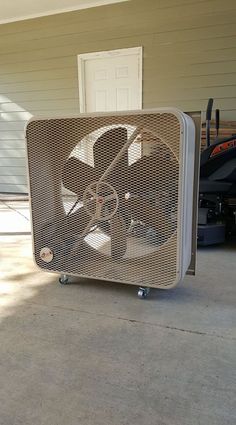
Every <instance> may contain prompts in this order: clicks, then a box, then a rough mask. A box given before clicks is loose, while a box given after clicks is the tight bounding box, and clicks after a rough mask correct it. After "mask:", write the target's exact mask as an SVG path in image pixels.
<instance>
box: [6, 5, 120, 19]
mask: <svg viewBox="0 0 236 425" xmlns="http://www.w3.org/2000/svg"><path fill="white" fill-rule="evenodd" d="M122 1H127V0H40V1H37V0H0V11H1V12H0V24H5V23H7V22H15V21H21V20H25V19H30V18H36V17H39V16H47V15H54V14H57V13H63V12H70V11H72V10H79V9H87V8H89V7H96V6H102V5H106V4H111V3H119V2H122Z"/></svg>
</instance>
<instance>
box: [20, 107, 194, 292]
mask: <svg viewBox="0 0 236 425" xmlns="http://www.w3.org/2000/svg"><path fill="white" fill-rule="evenodd" d="M26 144H27V157H28V174H29V189H30V204H31V217H32V220H31V221H32V234H33V251H34V259H35V262H36V264H37V265H38V266H39V267H40V268H41V269H43V270H45V271H50V272H57V273H63V274H68V275H75V276H80V277H86V278H91V279H99V280H106V281H116V282H121V283H126V284H133V285H138V286H147V287H155V288H163V289H168V288H171V287H173V286H175V285H176V284H177V283H178V282H180V281H181V280H182V279H183V277H184V275H185V273H186V271H187V269H188V266H189V263H190V260H191V240H192V205H193V178H194V149H195V127H194V123H193V121H192V119H191V118H190V117H189V116H188V115H186V114H184V113H183V112H181V111H179V110H176V109H170V108H163V109H155V110H142V111H126V112H114V113H97V114H81V115H79V116H77V117H66V118H39V119H37V118H33V119H31V120H30V121H29V122H28V124H27V127H26Z"/></svg>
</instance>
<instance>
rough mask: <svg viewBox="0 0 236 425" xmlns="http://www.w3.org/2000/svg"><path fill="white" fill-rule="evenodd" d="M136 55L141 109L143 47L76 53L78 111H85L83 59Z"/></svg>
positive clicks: (140, 105)
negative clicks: (137, 58) (137, 57)
mask: <svg viewBox="0 0 236 425" xmlns="http://www.w3.org/2000/svg"><path fill="white" fill-rule="evenodd" d="M125 55H128V56H130V55H138V56H139V109H142V95H143V93H142V80H143V48H142V47H130V48H127V49H117V50H108V51H104V52H93V53H83V54H81V55H77V60H78V80H79V105H80V112H86V104H85V66H84V65H85V61H87V60H91V59H97V58H109V57H114V56H125Z"/></svg>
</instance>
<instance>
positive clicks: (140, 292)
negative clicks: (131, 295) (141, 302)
mask: <svg viewBox="0 0 236 425" xmlns="http://www.w3.org/2000/svg"><path fill="white" fill-rule="evenodd" d="M149 292H150V288H139V290H138V297H139V298H140V299H145V298H147V296H148V294H149Z"/></svg>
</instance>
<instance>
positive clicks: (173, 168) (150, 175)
mask: <svg viewBox="0 0 236 425" xmlns="http://www.w3.org/2000/svg"><path fill="white" fill-rule="evenodd" d="M177 171H178V164H177V161H170V160H168V159H166V160H164V159H163V160H161V159H160V158H158V157H157V156H155V155H153V156H150V157H149V156H143V157H142V158H140V159H139V160H138V161H136V162H135V163H133V164H132V165H130V166H129V168H128V177H127V188H128V191H129V192H133V193H142V192H146V191H147V188H148V190H149V191H151V190H154V191H156V190H157V189H158V186H160V188H163V187H164V186H165V185H166V186H170V180H171V185H172V186H177V185H178V172H177Z"/></svg>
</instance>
